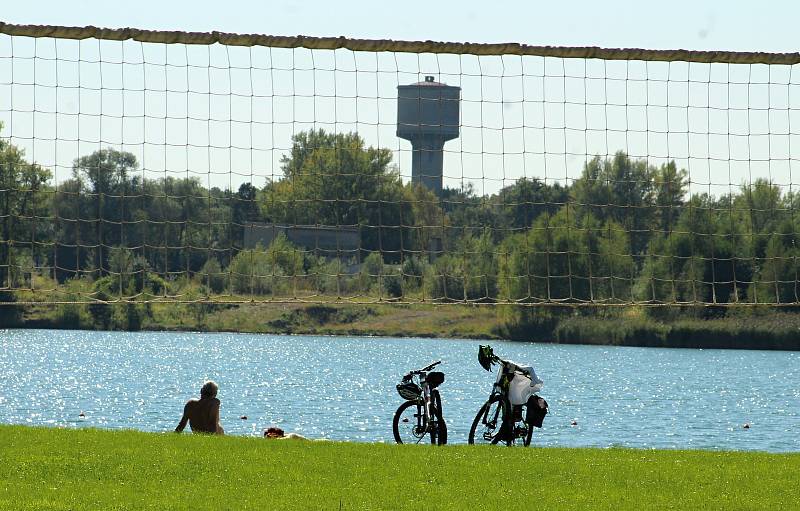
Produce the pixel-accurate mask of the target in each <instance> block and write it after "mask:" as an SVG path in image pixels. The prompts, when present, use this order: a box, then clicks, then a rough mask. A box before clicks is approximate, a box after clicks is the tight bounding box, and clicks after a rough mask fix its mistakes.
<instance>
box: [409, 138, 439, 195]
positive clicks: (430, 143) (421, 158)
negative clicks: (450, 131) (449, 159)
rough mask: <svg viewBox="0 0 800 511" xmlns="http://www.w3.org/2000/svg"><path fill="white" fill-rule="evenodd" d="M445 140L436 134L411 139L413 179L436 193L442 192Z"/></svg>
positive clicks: (415, 182)
mask: <svg viewBox="0 0 800 511" xmlns="http://www.w3.org/2000/svg"><path fill="white" fill-rule="evenodd" d="M444 142H445V141H444V139H442V138H441V137H435V136H429V137H418V138H414V139H412V140H411V147H412V151H413V152H412V155H411V181H412V182H413V183H414V184H421V185H422V186H424V187H425V188H427V189H428V190H430V191H432V192H433V193H435V194H436V195H441V193H442V181H443V161H444V158H443V156H444Z"/></svg>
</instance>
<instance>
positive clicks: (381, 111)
mask: <svg viewBox="0 0 800 511" xmlns="http://www.w3.org/2000/svg"><path fill="white" fill-rule="evenodd" d="M29 4H30V5H25V4H23V3H22V2H14V3H11V4H9V5H4V6H3V9H2V17H3V18H2V20H3V21H6V22H9V23H30V24H57V25H76V26H82V25H95V26H105V27H112V28H118V27H126V26H131V27H137V28H149V29H169V30H187V31H210V30H220V31H225V32H239V33H265V34H274V35H296V34H303V35H311V36H338V35H345V36H349V37H363V38H376V39H410V40H418V39H422V40H425V39H431V40H439V41H470V42H518V43H528V44H540V45H576V46H604V47H642V48H658V49H677V48H683V49H691V50H705V49H711V50H742V51H781V52H784V51H789V52H793V51H797V47H796V46H793V45H794V44H795V41H796V37H795V33H796V27H795V25H796V19H798V14H800V7H798V5H797V4H796V3H794V2H769V3H764V4H761V5H760V6H758V7H757V6H756V5H754V4H753V3H752V2H696V1H694V2H687V1H673V2H663V3H655V2H611V1H607V2H572V3H567V2H560V3H559V2H531V1H528V2H505V3H504V4H503V8H502V9H501V8H497V7H495V5H492V4H487V3H486V2H480V3H479V2H466V1H464V2H417V1H406V2H403V3H397V4H396V5H397V7H390V5H392V4H389V3H388V2H380V3H379V2H374V1H373V2H321V1H305V2H296V3H295V2H272V3H269V2H235V1H229V2H226V3H224V4H220V3H219V2H163V1H162V2H152V1H149V0H144V1H139V2H137V3H136V7H135V8H131V7H130V4H128V3H126V4H121V3H120V4H119V6H118V7H114V6H113V5H111V4H110V3H109V2H99V1H88V2H30V3H29ZM221 5H224V9H222V8H221ZM399 6H403V9H402V10H400V7H399ZM98 60H102V63H100V62H98ZM122 62H124V64H123V63H122ZM797 67H798V66H794V67H791V68H790V67H786V66H770V67H768V66H727V65H713V66H711V65H705V64H692V65H687V64H685V63H672V64H662V63H650V64H645V63H642V62H630V63H626V62H607V63H605V62H602V61H596V60H594V61H584V60H574V59H573V60H561V59H539V58H525V59H521V58H519V57H510V56H508V57H504V58H499V57H482V58H480V59H478V58H477V57H472V56H461V57H458V56H447V55H445V56H442V55H440V56H438V57H437V56H434V55H421V56H417V55H401V54H397V55H395V54H369V53H366V54H364V53H359V54H354V53H352V52H349V51H337V52H330V51H314V52H310V51H307V50H275V49H273V50H270V49H264V48H254V49H247V48H225V47H221V46H214V47H204V46H192V47H184V46H175V45H171V46H165V45H141V44H139V43H133V42H126V43H124V44H123V43H119V42H102V43H98V42H97V41H94V40H87V41H83V42H80V43H78V42H76V41H59V42H58V43H56V42H55V41H54V40H52V39H41V40H38V41H35V42H34V41H33V40H30V39H25V38H13V40H12V38H9V37H6V36H0V120H2V121H3V122H4V124H5V128H4V130H3V132H2V133H1V134H0V136H4V137H8V136H11V137H12V139H13V140H14V141H15V143H18V144H20V145H21V146H23V147H25V148H26V151H27V155H28V157H30V158H31V159H35V160H36V161H38V162H40V163H42V164H45V165H47V166H49V167H51V168H53V169H54V171H55V173H56V175H57V179H58V180H61V179H64V178H65V177H67V176H69V174H70V165H71V162H72V160H73V159H74V158H76V157H78V156H80V155H83V154H88V153H89V152H91V151H93V150H95V149H98V148H100V147H106V146H114V147H117V148H119V147H122V148H124V149H126V150H129V151H131V152H134V153H135V154H137V156H139V158H140V161H141V163H142V173H143V175H145V176H147V177H157V176H163V175H165V174H172V175H198V176H200V177H201V178H202V179H203V180H204V182H207V183H208V184H212V185H217V186H221V187H228V186H230V187H232V188H236V187H238V185H239V184H240V183H241V182H243V181H248V180H252V181H253V182H254V183H255V184H257V185H259V186H260V185H262V184H263V182H264V179H265V178H266V177H278V176H279V175H280V171H279V168H278V164H277V161H278V159H279V158H280V156H281V155H282V154H284V153H285V152H286V151H287V149H288V147H289V144H290V142H289V138H290V136H291V134H292V133H295V132H297V131H300V130H304V129H308V128H310V127H323V128H326V129H329V130H336V131H351V130H356V129H357V130H358V131H359V133H360V134H361V135H362V136H363V137H364V138H365V139H366V140H367V142H368V143H370V144H373V145H380V146H382V147H388V148H391V149H393V150H395V151H396V153H395V154H396V162H397V163H398V164H399V166H400V169H401V173H402V174H403V176H404V177H406V178H407V177H409V176H410V172H411V169H410V154H409V150H410V144H409V143H408V142H406V141H402V140H399V139H397V138H396V137H395V134H394V131H395V116H396V103H395V98H396V86H397V85H398V84H405V83H410V82H413V81H417V80H418V79H420V78H421V76H423V75H425V74H435V75H436V76H437V79H439V80H440V81H443V82H446V83H448V84H451V85H460V86H461V87H462V112H461V123H462V128H461V137H460V138H459V139H457V140H454V141H451V142H448V144H447V145H446V146H445V150H446V155H445V175H446V177H447V179H446V181H445V184H446V185H449V186H457V185H458V184H459V183H460V182H466V181H471V182H473V183H474V184H475V185H476V187H477V189H478V190H479V191H481V192H486V193H491V192H494V191H496V190H497V189H498V188H499V187H500V186H503V185H507V184H510V183H511V182H513V180H515V179H516V178H518V177H520V176H523V175H525V176H529V177H540V178H547V179H548V180H560V181H562V182H563V181H569V180H571V179H572V178H574V177H576V176H577V175H578V174H579V173H580V170H581V165H582V162H583V161H584V160H585V159H586V157H587V156H589V157H591V156H592V155H594V154H609V153H613V152H615V151H616V150H619V149H623V150H627V151H628V152H629V153H630V154H632V155H635V156H640V157H648V158H649V159H650V160H651V161H652V162H653V163H659V162H661V161H664V160H665V159H668V158H674V159H677V160H678V161H679V163H680V164H681V165H682V166H684V167H687V168H688V169H689V171H690V174H691V178H692V182H693V185H692V188H693V191H710V192H712V193H715V194H719V193H725V192H727V191H729V189H730V188H731V186H733V187H736V186H738V184H740V183H741V182H743V181H749V180H751V179H754V178H755V177H761V176H763V177H771V178H772V179H773V180H774V181H775V182H777V183H779V184H782V185H786V186H787V187H788V186H792V185H793V183H794V182H795V181H798V178H799V177H800V175H799V174H798V172H800V167H798V160H800V133H799V132H798V131H799V130H798V126H800V113H798V112H800V73H798V71H799V70H798V69H796V68H797Z"/></svg>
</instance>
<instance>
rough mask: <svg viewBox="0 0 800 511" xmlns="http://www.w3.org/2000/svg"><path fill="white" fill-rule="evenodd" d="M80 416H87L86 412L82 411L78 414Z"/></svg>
mask: <svg viewBox="0 0 800 511" xmlns="http://www.w3.org/2000/svg"><path fill="white" fill-rule="evenodd" d="M78 417H86V414H85V413H83V412H81V413H79V414H78Z"/></svg>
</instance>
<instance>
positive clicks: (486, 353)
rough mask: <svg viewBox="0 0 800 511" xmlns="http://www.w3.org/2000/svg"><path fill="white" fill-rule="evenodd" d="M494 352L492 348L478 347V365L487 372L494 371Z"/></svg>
mask: <svg viewBox="0 0 800 511" xmlns="http://www.w3.org/2000/svg"><path fill="white" fill-rule="evenodd" d="M495 358H497V357H495V355H494V351H492V347H491V346H483V345H481V346H478V363H479V364H480V365H481V367H483V368H484V369H486V370H487V371H491V370H492V364H493V363H494V361H495Z"/></svg>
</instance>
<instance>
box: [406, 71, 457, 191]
mask: <svg viewBox="0 0 800 511" xmlns="http://www.w3.org/2000/svg"><path fill="white" fill-rule="evenodd" d="M460 100H461V88H460V87H453V86H450V85H445V84H443V83H438V82H435V81H433V77H432V76H426V77H425V81H424V82H418V83H413V84H410V85H399V86H398V87H397V136H398V137H400V138H404V139H406V140H408V141H410V142H411V147H412V149H413V153H412V159H411V180H412V182H414V183H420V184H422V185H423V186H425V187H426V188H428V189H430V190H432V191H433V192H434V193H436V194H437V195H440V194H441V192H442V157H443V152H442V151H443V149H444V143H445V142H447V141H448V140H452V139H454V138H458V128H459V117H458V111H459V102H460Z"/></svg>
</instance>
